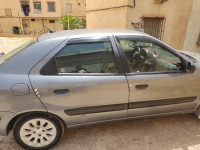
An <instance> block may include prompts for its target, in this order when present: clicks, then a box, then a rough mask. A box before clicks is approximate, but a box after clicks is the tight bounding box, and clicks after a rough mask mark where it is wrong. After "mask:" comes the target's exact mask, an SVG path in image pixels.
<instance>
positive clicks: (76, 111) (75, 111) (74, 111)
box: [64, 96, 197, 116]
mask: <svg viewBox="0 0 200 150" xmlns="http://www.w3.org/2000/svg"><path fill="white" fill-rule="evenodd" d="M196 99H197V97H196V96H192V97H182V98H172V99H161V100H151V101H141V102H133V103H129V105H128V104H114V105H102V106H92V107H81V108H70V109H66V110H64V112H65V114H67V115H70V116H75V115H83V114H92V113H101V112H109V111H120V110H126V109H135V108H145V107H153V106H164V105H172V104H180V103H189V102H193V101H195V100H196Z"/></svg>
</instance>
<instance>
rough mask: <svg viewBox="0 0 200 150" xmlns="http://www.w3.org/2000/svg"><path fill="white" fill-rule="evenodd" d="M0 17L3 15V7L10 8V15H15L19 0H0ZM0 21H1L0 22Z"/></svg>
mask: <svg viewBox="0 0 200 150" xmlns="http://www.w3.org/2000/svg"><path fill="white" fill-rule="evenodd" d="M0 3H1V4H0V17H4V16H5V8H11V10H12V16H14V17H17V16H18V11H19V10H20V1H19V0H1V2H0ZM0 23H1V22H0Z"/></svg>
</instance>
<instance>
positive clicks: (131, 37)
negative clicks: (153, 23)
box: [115, 35, 186, 75]
mask: <svg viewBox="0 0 200 150" xmlns="http://www.w3.org/2000/svg"><path fill="white" fill-rule="evenodd" d="M122 39H123V40H134V39H135V40H144V41H147V42H151V43H153V44H156V45H157V46H160V47H161V48H164V49H165V50H167V51H168V52H170V53H172V54H173V55H175V56H177V57H179V58H180V60H181V63H182V65H183V66H182V67H183V69H182V70H178V71H171V72H170V71H159V72H131V70H130V68H129V64H128V61H127V58H126V54H125V52H124V50H123V48H122V46H121V44H120V40H122ZM115 41H116V44H117V47H118V49H119V51H120V55H121V59H122V61H123V64H126V67H125V68H126V70H125V73H126V75H146V74H147V75H148V74H150V75H151V74H174V73H186V71H185V70H186V68H185V65H184V64H185V59H184V58H183V57H182V56H181V55H179V53H178V52H176V51H175V50H174V49H172V48H171V47H169V46H168V45H166V44H165V43H163V42H161V41H159V40H157V39H155V38H153V37H149V36H141V35H116V36H115Z"/></svg>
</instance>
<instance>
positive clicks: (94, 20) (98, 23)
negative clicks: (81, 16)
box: [86, 0, 128, 28]
mask: <svg viewBox="0 0 200 150" xmlns="http://www.w3.org/2000/svg"><path fill="white" fill-rule="evenodd" d="M127 5H128V0H101V1H99V0H86V21H87V28H126V24H127V23H126V22H127V19H126V15H127V9H128V8H127V7H126V6H127ZM107 8H109V9H107ZM102 9H104V10H102Z"/></svg>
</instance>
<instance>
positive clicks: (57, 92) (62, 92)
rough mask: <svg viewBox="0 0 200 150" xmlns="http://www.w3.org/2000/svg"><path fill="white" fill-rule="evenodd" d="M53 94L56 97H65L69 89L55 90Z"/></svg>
mask: <svg viewBox="0 0 200 150" xmlns="http://www.w3.org/2000/svg"><path fill="white" fill-rule="evenodd" d="M53 92H54V93H55V94H56V95H67V94H68V93H69V89H56V90H54V91H53Z"/></svg>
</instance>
